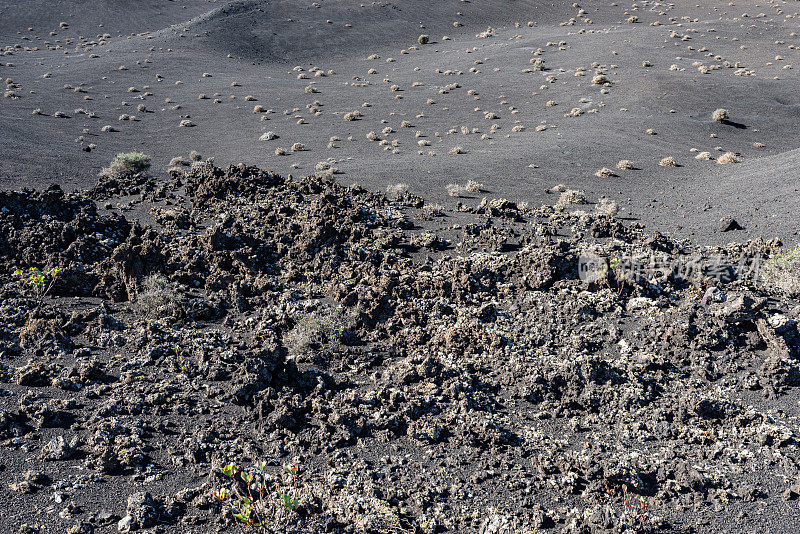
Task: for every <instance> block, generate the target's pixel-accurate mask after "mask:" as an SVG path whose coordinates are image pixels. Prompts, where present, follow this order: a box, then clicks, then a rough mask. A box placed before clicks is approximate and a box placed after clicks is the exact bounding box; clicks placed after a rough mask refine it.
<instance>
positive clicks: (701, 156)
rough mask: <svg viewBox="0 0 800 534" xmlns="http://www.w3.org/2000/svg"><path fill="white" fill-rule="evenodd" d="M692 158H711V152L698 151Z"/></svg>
mask: <svg viewBox="0 0 800 534" xmlns="http://www.w3.org/2000/svg"><path fill="white" fill-rule="evenodd" d="M694 159H706V160H708V159H711V152H700V153H699V154H697V155H696V156H695V157H694Z"/></svg>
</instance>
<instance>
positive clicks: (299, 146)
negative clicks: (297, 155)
mask: <svg viewBox="0 0 800 534" xmlns="http://www.w3.org/2000/svg"><path fill="white" fill-rule="evenodd" d="M305 149H306V146H305V145H304V144H303V143H295V144H293V145H292V152H302V151H303V150H305Z"/></svg>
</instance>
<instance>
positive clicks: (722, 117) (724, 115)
mask: <svg viewBox="0 0 800 534" xmlns="http://www.w3.org/2000/svg"><path fill="white" fill-rule="evenodd" d="M711 118H712V119H714V120H715V121H716V122H725V121H726V120H728V110H727V109H723V108H718V109H715V110H714V113H712V114H711Z"/></svg>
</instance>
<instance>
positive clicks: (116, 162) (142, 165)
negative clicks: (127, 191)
mask: <svg viewBox="0 0 800 534" xmlns="http://www.w3.org/2000/svg"><path fill="white" fill-rule="evenodd" d="M149 168H150V156H148V155H146V154H142V153H141V152H121V153H119V154H117V155H116V156H114V159H112V160H111V163H110V164H109V165H108V167H106V168H105V169H103V171H102V174H105V175H107V176H111V177H131V176H136V175H140V174H143V173H145V172H147V169H149Z"/></svg>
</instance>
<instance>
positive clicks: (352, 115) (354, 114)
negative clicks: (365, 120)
mask: <svg viewBox="0 0 800 534" xmlns="http://www.w3.org/2000/svg"><path fill="white" fill-rule="evenodd" d="M360 118H361V112H360V111H358V110H355V111H351V112H349V113H345V114H344V120H346V121H348V122H352V121H356V120H358V119H360Z"/></svg>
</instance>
